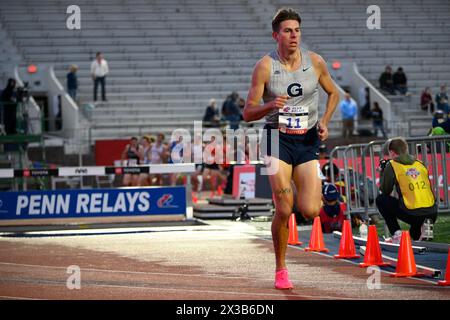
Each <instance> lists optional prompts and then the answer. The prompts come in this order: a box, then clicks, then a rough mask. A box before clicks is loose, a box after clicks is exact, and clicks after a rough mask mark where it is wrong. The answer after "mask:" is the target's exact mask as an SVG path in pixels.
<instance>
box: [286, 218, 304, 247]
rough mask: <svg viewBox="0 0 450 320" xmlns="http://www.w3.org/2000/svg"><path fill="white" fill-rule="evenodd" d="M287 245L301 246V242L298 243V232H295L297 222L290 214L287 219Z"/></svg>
mask: <svg viewBox="0 0 450 320" xmlns="http://www.w3.org/2000/svg"><path fill="white" fill-rule="evenodd" d="M288 244H291V245H301V244H302V242H300V241H298V230H297V221H296V219H295V214H294V213H292V214H291V216H290V217H289V238H288Z"/></svg>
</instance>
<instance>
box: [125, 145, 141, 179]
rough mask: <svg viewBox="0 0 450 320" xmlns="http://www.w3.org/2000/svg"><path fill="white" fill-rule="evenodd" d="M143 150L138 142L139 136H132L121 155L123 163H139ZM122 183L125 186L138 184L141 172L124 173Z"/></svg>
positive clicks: (130, 164) (131, 164) (127, 164)
mask: <svg viewBox="0 0 450 320" xmlns="http://www.w3.org/2000/svg"><path fill="white" fill-rule="evenodd" d="M141 152H142V151H141V146H140V145H139V143H138V138H136V137H131V139H130V143H129V144H127V145H126V146H125V148H124V149H123V152H122V157H121V160H122V164H123V165H125V166H134V165H138V164H139V158H140V154H141ZM122 185H123V186H125V187H129V186H138V185H139V174H124V175H123V180H122Z"/></svg>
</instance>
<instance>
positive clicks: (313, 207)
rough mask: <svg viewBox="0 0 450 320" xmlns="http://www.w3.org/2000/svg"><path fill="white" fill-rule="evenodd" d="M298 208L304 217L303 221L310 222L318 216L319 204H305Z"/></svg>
mask: <svg viewBox="0 0 450 320" xmlns="http://www.w3.org/2000/svg"><path fill="white" fill-rule="evenodd" d="M299 208H300V213H301V214H302V216H303V217H305V219H308V220H311V219H314V218H315V217H317V216H318V215H319V212H320V203H319V204H314V203H305V204H303V205H301V206H300V207H299Z"/></svg>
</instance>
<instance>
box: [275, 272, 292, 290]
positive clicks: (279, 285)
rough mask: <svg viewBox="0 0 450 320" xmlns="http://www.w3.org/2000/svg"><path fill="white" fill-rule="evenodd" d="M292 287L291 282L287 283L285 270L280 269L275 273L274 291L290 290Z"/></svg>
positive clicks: (287, 278)
mask: <svg viewBox="0 0 450 320" xmlns="http://www.w3.org/2000/svg"><path fill="white" fill-rule="evenodd" d="M293 287H294V286H293V285H292V282H290V281H289V274H288V271H287V269H281V270H278V271H277V272H276V273H275V289H278V290H290V289H292V288H293Z"/></svg>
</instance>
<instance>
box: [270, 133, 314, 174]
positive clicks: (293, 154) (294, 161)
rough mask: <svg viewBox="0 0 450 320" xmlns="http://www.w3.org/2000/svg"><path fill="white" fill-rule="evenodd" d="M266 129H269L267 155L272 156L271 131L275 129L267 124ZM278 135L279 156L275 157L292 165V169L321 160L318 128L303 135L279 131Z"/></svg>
mask: <svg viewBox="0 0 450 320" xmlns="http://www.w3.org/2000/svg"><path fill="white" fill-rule="evenodd" d="M264 129H267V139H266V143H267V155H269V156H271V155H272V152H271V151H272V150H271V149H272V148H271V144H270V134H271V130H270V129H274V128H272V127H271V126H270V125H268V124H266V125H265V126H264ZM277 130H278V129H277ZM278 135H279V142H278V146H279V147H278V149H279V150H278V152H279V156H278V157H276V155H274V156H275V157H276V158H278V159H280V160H282V161H284V162H286V163H287V164H290V165H292V167H296V166H298V165H299V164H302V163H306V162H308V161H311V160H318V159H319V145H320V139H319V135H318V132H317V126H314V127H312V128H311V129H309V130H308V131H307V132H306V133H305V134H302V135H298V134H297V135H296V134H286V133H283V132H280V131H278Z"/></svg>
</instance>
